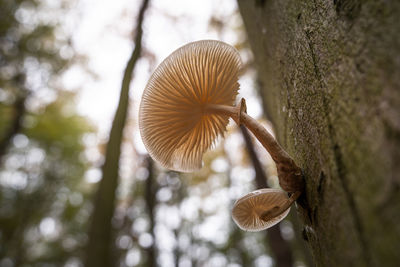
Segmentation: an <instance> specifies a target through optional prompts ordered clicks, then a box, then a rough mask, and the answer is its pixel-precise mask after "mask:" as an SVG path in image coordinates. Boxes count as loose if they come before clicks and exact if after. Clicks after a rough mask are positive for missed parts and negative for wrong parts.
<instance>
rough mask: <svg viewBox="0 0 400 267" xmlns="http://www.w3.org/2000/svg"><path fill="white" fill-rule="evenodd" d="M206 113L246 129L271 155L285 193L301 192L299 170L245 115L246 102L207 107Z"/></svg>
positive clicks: (267, 133)
mask: <svg viewBox="0 0 400 267" xmlns="http://www.w3.org/2000/svg"><path fill="white" fill-rule="evenodd" d="M206 111H207V112H215V113H220V114H223V115H227V116H229V117H231V118H232V119H233V120H234V121H235V122H236V123H237V124H238V125H241V124H242V125H244V126H246V128H248V129H249V130H250V131H251V132H252V133H253V134H254V136H255V137H256V138H257V140H258V141H259V142H260V143H261V144H262V145H263V146H264V148H265V149H266V150H267V151H268V153H269V154H270V155H271V157H272V159H273V160H274V161H275V163H276V168H277V170H278V178H279V184H280V186H281V187H282V189H284V190H285V191H287V192H291V193H293V192H297V191H299V192H302V191H303V188H304V180H303V175H302V172H301V169H300V168H299V167H298V166H297V165H296V163H295V162H294V160H293V159H292V158H291V157H290V156H289V154H288V153H287V152H286V151H285V150H283V148H282V147H281V146H280V145H279V144H278V142H277V141H276V140H275V138H274V137H273V136H272V135H271V134H270V133H269V132H268V131H267V130H266V129H265V128H264V127H263V126H262V125H261V124H260V123H259V122H258V121H256V120H255V119H253V118H252V117H250V116H249V115H247V113H246V102H245V100H244V99H243V98H242V100H241V102H240V103H239V105H237V106H236V107H231V106H223V105H208V106H207V107H206Z"/></svg>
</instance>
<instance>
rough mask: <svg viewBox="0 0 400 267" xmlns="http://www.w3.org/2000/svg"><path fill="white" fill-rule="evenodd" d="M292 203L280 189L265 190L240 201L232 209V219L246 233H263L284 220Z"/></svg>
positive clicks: (255, 192) (257, 191) (246, 196)
mask: <svg viewBox="0 0 400 267" xmlns="http://www.w3.org/2000/svg"><path fill="white" fill-rule="evenodd" d="M289 203H290V204H291V201H290V199H289V197H288V196H287V194H286V193H285V192H284V191H282V190H279V189H271V188H263V189H259V190H256V191H253V192H251V193H249V194H247V195H245V196H244V197H242V198H240V199H238V200H237V201H236V202H235V204H234V206H233V209H232V218H233V220H234V221H235V223H236V224H237V225H238V226H239V227H240V228H241V229H242V230H245V231H251V232H256V231H262V230H265V229H267V228H270V227H272V226H274V225H275V224H277V223H278V222H280V221H281V220H282V219H284V218H285V217H286V216H287V214H288V213H289V211H290V205H288V204H289Z"/></svg>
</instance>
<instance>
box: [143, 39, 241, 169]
mask: <svg viewBox="0 0 400 267" xmlns="http://www.w3.org/2000/svg"><path fill="white" fill-rule="evenodd" d="M241 65H242V63H241V59H240V56H239V53H238V52H237V51H236V49H234V48H233V47H232V46H230V45H228V44H225V43H223V42H220V41H215V40H203V41H197V42H192V43H189V44H187V45H185V46H183V47H181V48H179V49H177V50H176V51H175V52H173V53H172V54H171V55H170V56H168V57H167V58H166V59H165V60H164V61H163V62H162V63H161V64H160V65H159V66H158V67H157V69H156V70H155V71H154V73H153V75H152V76H151V77H150V80H149V82H148V84H147V86H146V88H145V89H144V92H143V96H142V101H141V104H140V110H139V128H140V133H141V136H142V140H143V143H144V145H145V146H146V149H147V150H148V152H149V153H150V155H151V156H152V157H153V158H154V159H156V160H157V161H158V162H160V163H161V165H163V166H164V167H166V168H168V169H172V170H176V171H184V172H189V171H193V170H196V169H200V168H201V166H202V156H203V154H204V152H205V151H207V150H208V149H209V148H210V147H211V146H212V145H213V143H214V142H215V140H216V138H217V137H218V136H219V135H223V133H224V131H225V130H226V126H227V124H228V122H229V116H228V115H226V114H219V113H210V112H207V111H206V108H207V106H208V105H226V106H233V104H234V101H235V97H236V95H237V93H238V90H239V83H238V76H239V71H240V69H241Z"/></svg>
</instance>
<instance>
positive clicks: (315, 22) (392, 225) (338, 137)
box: [238, 0, 400, 266]
mask: <svg viewBox="0 0 400 267" xmlns="http://www.w3.org/2000/svg"><path fill="white" fill-rule="evenodd" d="M238 3H239V8H240V12H241V14H242V16H243V20H244V23H245V27H246V30H247V33H248V39H249V42H250V45H251V48H252V50H253V52H254V55H255V64H256V67H257V70H258V74H259V84H260V92H261V94H262V96H263V101H264V105H265V107H264V108H265V110H266V111H267V113H268V116H269V117H270V118H271V120H272V122H273V124H274V125H275V128H276V132H277V136H278V139H279V141H280V143H281V144H282V146H283V147H284V148H286V149H287V151H288V152H289V154H291V155H292V156H293V158H294V159H295V161H296V162H297V164H298V165H299V166H300V167H302V169H303V170H304V174H305V179H306V192H305V194H304V195H303V197H302V198H301V199H300V201H299V203H298V204H299V205H298V211H299V213H300V217H301V218H302V220H303V222H304V230H303V236H304V238H305V239H306V240H307V241H308V243H309V245H310V247H311V250H312V253H313V256H314V260H315V263H316V264H317V265H318V266H397V264H398V263H399V262H400V253H398V251H397V250H398V248H399V247H400V224H399V222H400V212H399V210H400V191H399V188H400V187H399V186H400V164H398V162H400V93H399V92H400V79H399V77H400V20H399V18H400V2H398V1H394V0H393V1H390V0H380V1H372V0H370V1H367V0H364V1H362V0H347V1H346V0H334V1H322V0H314V1H295V0H279V1H277V0H255V1H254V0H251V1H249V0H247V1H245V0H239V1H238Z"/></svg>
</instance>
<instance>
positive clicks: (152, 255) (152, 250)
mask: <svg viewBox="0 0 400 267" xmlns="http://www.w3.org/2000/svg"><path fill="white" fill-rule="evenodd" d="M146 162H147V170H148V171H149V175H148V176H147V180H146V189H145V190H146V192H145V201H146V207H147V213H148V216H149V221H150V229H149V232H150V234H151V237H152V238H153V243H152V244H151V246H150V247H149V248H148V249H147V262H146V263H147V264H146V266H147V267H155V266H157V252H156V237H155V234H154V227H155V217H154V208H155V206H156V197H155V196H156V192H157V181H155V175H154V167H153V160H152V159H151V158H150V156H147V158H146Z"/></svg>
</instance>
